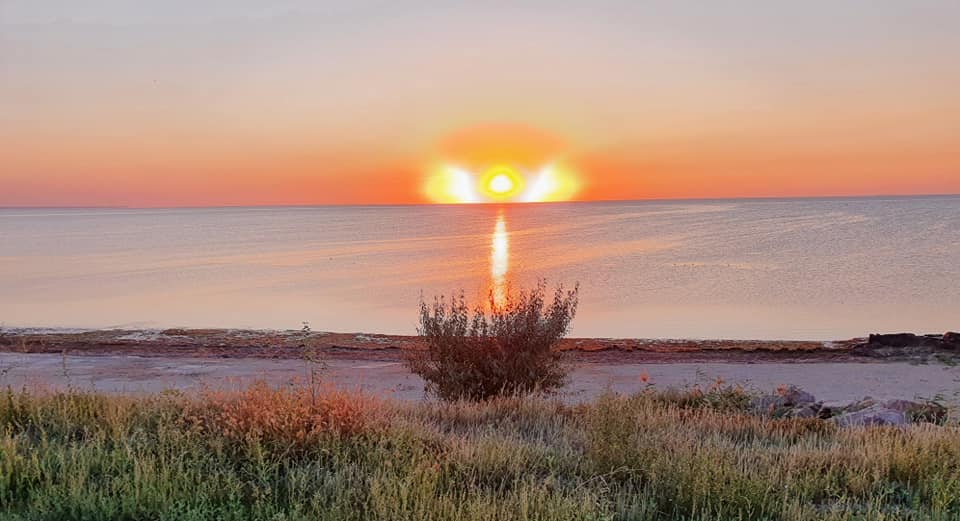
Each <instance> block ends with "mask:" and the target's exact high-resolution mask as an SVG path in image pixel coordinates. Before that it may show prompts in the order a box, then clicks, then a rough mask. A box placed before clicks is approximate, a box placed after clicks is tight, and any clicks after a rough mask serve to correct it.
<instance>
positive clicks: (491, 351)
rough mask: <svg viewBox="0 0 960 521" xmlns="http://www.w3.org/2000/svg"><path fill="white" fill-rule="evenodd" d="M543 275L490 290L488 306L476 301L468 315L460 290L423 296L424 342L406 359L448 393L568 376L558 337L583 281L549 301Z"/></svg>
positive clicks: (527, 385) (506, 390) (489, 392)
mask: <svg viewBox="0 0 960 521" xmlns="http://www.w3.org/2000/svg"><path fill="white" fill-rule="evenodd" d="M545 293H546V283H545V282H544V281H542V280H541V281H540V282H538V283H537V285H536V287H534V288H533V289H531V290H529V291H525V290H521V291H520V292H519V293H518V294H514V293H513V292H512V291H507V293H506V295H504V297H503V299H502V300H500V301H498V300H497V299H495V298H494V296H493V294H492V293H491V294H490V298H489V312H488V311H487V310H486V309H485V308H484V307H483V306H479V305H478V306H477V307H476V308H475V309H474V311H473V314H472V316H471V314H470V311H469V308H468V307H467V304H466V302H465V300H464V298H463V293H462V292H461V294H460V296H459V297H454V298H451V299H450V302H449V304H448V303H447V302H446V300H445V299H444V297H443V296H441V297H438V298H435V299H434V301H433V304H432V305H428V304H427V303H426V302H425V301H423V300H421V302H420V326H419V327H418V329H417V332H418V333H419V335H420V336H421V338H422V339H423V340H424V343H425V344H426V349H423V350H418V351H415V352H413V353H411V354H410V356H409V357H408V359H407V365H408V367H409V368H410V369H411V371H413V372H414V373H416V374H418V375H420V376H421V377H422V378H423V379H424V380H426V382H427V391H428V392H431V393H433V394H435V395H436V396H438V397H439V398H441V399H444V400H456V399H468V400H484V399H487V398H490V397H493V396H499V395H518V394H527V393H531V392H534V391H550V390H553V389H556V388H558V387H560V386H562V385H563V384H564V381H565V380H566V376H567V372H568V368H567V365H566V364H565V363H564V360H563V357H562V354H561V353H560V352H559V350H558V349H557V348H558V345H559V343H560V340H561V339H563V337H564V336H565V335H566V334H567V331H568V329H569V327H570V322H571V321H572V320H573V317H574V315H575V314H576V312H577V303H578V300H579V286H575V287H574V288H573V289H572V290H564V288H563V286H562V285H561V286H558V287H557V288H556V291H555V292H554V296H553V301H552V303H549V304H548V303H547V301H546V299H545V296H544V295H545Z"/></svg>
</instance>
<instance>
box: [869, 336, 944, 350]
mask: <svg viewBox="0 0 960 521" xmlns="http://www.w3.org/2000/svg"><path fill="white" fill-rule="evenodd" d="M867 344H868V345H870V346H874V347H876V346H883V347H901V348H903V347H937V346H939V344H940V339H939V338H936V337H931V336H918V335H915V334H913V333H892V334H883V335H879V334H872V335H870V338H868V339H867Z"/></svg>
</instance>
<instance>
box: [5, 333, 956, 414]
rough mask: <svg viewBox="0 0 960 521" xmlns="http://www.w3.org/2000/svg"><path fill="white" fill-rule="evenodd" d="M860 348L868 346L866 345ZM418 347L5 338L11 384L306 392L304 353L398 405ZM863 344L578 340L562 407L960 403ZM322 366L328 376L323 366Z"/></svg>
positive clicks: (946, 364) (333, 375)
mask: <svg viewBox="0 0 960 521" xmlns="http://www.w3.org/2000/svg"><path fill="white" fill-rule="evenodd" d="M859 340H862V339H859ZM417 344H418V339H417V338H416V337H405V336H390V335H371V334H353V333H351V334H344V333H311V334H309V335H303V334H302V333H300V332H296V331H246V330H175V331H174V330H166V331H65V330H6V331H5V332H4V333H2V334H0V374H2V375H3V377H2V381H0V383H2V384H3V385H10V386H13V387H21V386H24V385H27V386H30V385H34V384H42V385H45V386H49V387H54V388H64V387H67V386H71V387H74V388H79V389H96V390H99V391H105V392H127V393H143V392H158V391H163V390H170V389H176V390H191V389H199V388H202V387H208V388H221V389H222V388H237V387H244V386H247V385H249V384H251V383H253V382H255V381H257V380H264V381H266V382H268V383H270V384H273V385H286V384H291V383H296V382H298V381H299V382H303V381H304V380H305V379H306V378H307V375H308V371H309V369H308V366H307V364H306V363H305V362H304V361H303V359H302V356H303V349H304V348H303V347H302V346H303V345H307V346H310V348H311V349H314V350H315V353H316V354H317V355H318V357H319V358H320V359H322V360H323V366H324V368H323V369H322V371H321V372H320V373H319V374H320V375H321V379H322V380H323V381H324V382H326V383H329V384H331V385H333V386H335V387H337V388H341V389H346V390H359V391H362V392H365V393H370V394H373V395H377V396H382V397H391V398H396V399H401V400H420V399H423V398H424V391H423V387H424V386H423V381H422V380H421V379H420V378H419V377H417V376H415V375H413V374H411V373H410V372H409V371H408V370H407V369H406V368H405V367H404V365H403V363H402V360H403V356H404V350H405V349H415V348H417ZM857 345H858V339H853V340H848V341H838V342H828V343H823V342H802V341H790V342H776V341H753V342H751V341H747V342H744V341H733V340H726V341H682V340H642V339H627V340H624V339H617V340H614V339H569V340H568V341H566V343H565V345H564V347H565V348H566V349H568V350H569V351H570V352H571V363H572V364H573V365H574V369H573V371H572V373H571V375H570V379H569V381H568V384H567V385H566V386H565V387H564V388H563V389H562V391H561V393H560V396H561V397H562V398H563V399H564V400H565V401H570V402H577V401H583V400H589V399H591V398H594V397H596V396H597V395H599V394H601V393H603V392H604V391H606V390H612V391H615V392H618V393H624V394H628V393H633V392H637V391H639V390H641V389H643V388H644V387H645V386H647V385H648V384H650V385H653V386H654V387H655V388H659V389H665V388H670V387H690V386H692V385H697V384H699V385H701V386H709V385H711V384H713V383H714V382H716V381H717V380H718V379H720V380H721V381H723V382H725V383H730V384H741V385H743V386H744V387H746V388H750V389H754V390H757V391H770V390H772V389H774V388H776V387H777V386H781V385H796V386H798V387H801V388H803V389H807V390H809V391H810V392H812V393H814V394H815V395H816V396H817V398H818V399H821V400H828V401H833V400H840V401H842V400H856V399H860V398H863V397H864V396H872V397H874V398H878V399H888V398H891V399H892V398H900V399H915V398H934V397H940V398H941V399H943V400H945V401H947V402H949V403H953V404H957V403H958V393H960V366H957V365H955V364H953V363H951V362H950V361H949V360H946V359H945V360H938V359H926V358H924V359H921V358H918V357H908V356H906V355H904V356H897V357H879V358H878V357H875V356H865V355H864V354H863V353H861V352H858V351H857V349H856V347H855V346H857ZM315 367H320V366H315Z"/></svg>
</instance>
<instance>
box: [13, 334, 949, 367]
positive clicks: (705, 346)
mask: <svg viewBox="0 0 960 521" xmlns="http://www.w3.org/2000/svg"><path fill="white" fill-rule="evenodd" d="M917 338H920V339H923V338H925V337H917ZM305 347H306V348H310V349H312V350H316V351H318V352H319V353H320V354H322V355H323V356H325V357H327V358H331V359H337V358H341V359H351V360H376V361H397V360H400V359H402V358H403V353H404V351H406V350H411V349H419V348H422V344H421V341H420V339H419V338H418V337H416V336H404V335H382V334H372V333H331V332H316V331H314V332H309V333H304V332H302V331H298V330H283V331H277V330H246V329H179V328H175V329H138V330H120V329H110V330H75V329H74V330H71V329H40V328H6V329H0V352H13V353H17V352H19V353H64V352H67V353H69V354H73V355H124V354H127V355H137V356H147V357H194V358H206V357H210V358H265V359H297V358H301V357H302V356H303V351H304V348H305ZM561 349H562V350H563V351H567V352H569V353H570V354H571V355H572V358H574V359H575V360H576V361H577V362H600V363H613V362H624V363H669V362H744V363H751V362H791V361H796V362H876V361H881V360H899V361H909V360H914V359H919V358H923V359H927V358H930V357H931V356H944V355H946V356H952V355H960V351H958V352H955V353H953V352H949V351H947V352H944V353H939V352H937V350H936V349H922V350H914V349H911V348H909V347H908V348H903V347H901V348H896V349H894V348H885V346H874V345H872V344H870V343H869V342H868V338H866V337H864V338H853V339H845V340H837V341H832V342H822V341H805V340H722V339H721V340H685V339H641V338H629V339H614V338H568V339H565V340H564V341H563V343H562V344H561Z"/></svg>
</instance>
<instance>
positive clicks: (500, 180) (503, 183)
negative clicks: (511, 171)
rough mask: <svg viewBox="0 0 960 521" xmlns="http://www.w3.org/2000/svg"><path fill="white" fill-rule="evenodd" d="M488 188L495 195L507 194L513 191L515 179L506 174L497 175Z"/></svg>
mask: <svg viewBox="0 0 960 521" xmlns="http://www.w3.org/2000/svg"><path fill="white" fill-rule="evenodd" d="M487 188H488V189H489V190H490V191H491V192H493V193H495V194H505V193H507V192H509V191H510V190H512V189H513V179H510V177H509V176H507V175H506V174H497V175H495V176H493V178H492V179H490V181H489V182H488V183H487Z"/></svg>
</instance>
